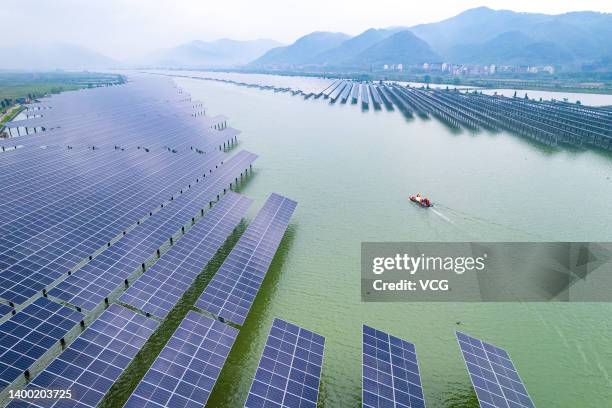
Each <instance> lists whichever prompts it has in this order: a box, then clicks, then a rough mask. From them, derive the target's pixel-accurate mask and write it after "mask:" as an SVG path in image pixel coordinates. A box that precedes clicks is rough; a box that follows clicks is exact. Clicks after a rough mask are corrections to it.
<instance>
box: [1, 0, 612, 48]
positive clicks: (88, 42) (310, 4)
mask: <svg viewBox="0 0 612 408" xmlns="http://www.w3.org/2000/svg"><path fill="white" fill-rule="evenodd" d="M415 3H418V4H417V5H415ZM478 6H487V7H491V8H494V9H509V10H514V11H524V12H541V13H547V14H558V13H563V12H567V11H578V10H593V11H601V12H612V1H610V0H601V1H600V0H581V1H577V0H573V1H572V0H569V1H568V0H566V1H558V0H488V1H487V0H474V1H472V0H445V1H438V0H429V1H427V0H424V1H419V2H415V1H410V0H373V1H364V0H303V1H295V0H174V1H172V0H0V21H2V23H1V26H2V36H1V37H0V47H1V46H4V45H12V44H24V43H33V42H41V41H45V42H68V43H74V44H78V45H84V46H87V47H89V48H91V49H93V50H95V51H98V52H101V53H103V54H105V55H107V56H110V57H113V58H117V59H124V58H129V57H133V56H136V55H143V54H146V53H148V52H150V51H152V50H155V49H159V48H164V47H170V46H174V45H177V44H180V43H183V42H187V41H191V40H195V39H199V40H214V39H218V38H233V39H238V40H249V39H257V38H271V39H274V40H278V41H281V42H283V43H290V42H293V41H294V40H295V39H297V38H298V37H300V36H302V35H304V34H307V33H309V32H311V31H316V30H325V31H342V32H345V33H347V34H351V35H353V34H358V33H359V32H361V31H363V30H365V29H367V28H370V27H375V28H380V27H388V26H393V25H404V26H410V25H414V24H419V23H429V22H434V21H439V20H442V19H445V18H448V17H452V16H453V15H456V14H458V13H460V12H461V11H464V10H466V9H468V8H472V7H478Z"/></svg>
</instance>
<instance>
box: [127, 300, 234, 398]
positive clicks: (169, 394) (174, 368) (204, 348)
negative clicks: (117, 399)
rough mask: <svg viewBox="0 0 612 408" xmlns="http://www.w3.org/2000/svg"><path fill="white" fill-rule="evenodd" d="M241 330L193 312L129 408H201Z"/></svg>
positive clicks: (144, 380) (177, 330) (166, 347)
mask: <svg viewBox="0 0 612 408" xmlns="http://www.w3.org/2000/svg"><path fill="white" fill-rule="evenodd" d="M237 335H238V330H236V329H234V328H233V327H230V326H228V325H226V324H224V323H221V322H219V321H217V320H213V319H211V318H208V317H204V316H202V315H200V314H199V313H196V312H193V311H190V312H189V313H187V316H186V317H185V318H184V319H183V321H182V322H181V324H180V325H179V327H178V328H177V329H176V331H175V332H174V334H173V335H172V337H171V338H170V340H168V343H167V344H166V345H165V346H164V348H163V350H162V351H161V353H160V354H159V356H157V358H156V359H155V362H153V365H152V366H151V368H150V369H149V370H148V371H147V373H146V374H145V376H144V378H143V379H142V381H141V382H140V383H139V384H138V386H137V387H136V390H134V393H133V394H132V395H131V396H130V398H129V399H128V401H127V403H126V404H125V407H126V408H140V407H151V408H152V407H170V408H175V407H184V408H201V407H202V406H203V405H205V404H206V401H207V400H208V397H209V396H210V393H211V391H212V389H213V387H214V385H215V382H216V381H217V378H218V377H219V373H220V372H221V368H222V367H223V365H224V364H225V360H226V359H227V355H228V354H229V352H230V350H231V348H232V345H233V344H234V340H235V339H236V336H237Z"/></svg>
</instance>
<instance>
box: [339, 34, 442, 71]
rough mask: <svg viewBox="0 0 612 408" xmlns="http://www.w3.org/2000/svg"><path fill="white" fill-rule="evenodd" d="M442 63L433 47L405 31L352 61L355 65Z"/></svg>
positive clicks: (369, 49) (383, 41)
mask: <svg viewBox="0 0 612 408" xmlns="http://www.w3.org/2000/svg"><path fill="white" fill-rule="evenodd" d="M437 61H441V58H440V56H439V55H437V54H436V53H435V52H434V51H432V49H431V47H430V46H429V45H428V44H427V43H426V42H425V41H423V40H421V39H420V38H418V37H417V36H415V35H414V34H413V33H412V32H410V31H408V30H405V31H400V32H398V33H395V34H393V35H392V36H390V37H388V38H386V39H384V40H382V41H380V42H378V43H376V44H374V45H373V46H371V47H369V48H367V49H366V50H364V51H362V52H360V53H359V54H357V55H356V56H354V57H353V58H352V59H351V61H350V62H351V64H353V65H361V66H366V65H372V64H378V65H382V64H404V65H409V64H420V63H423V62H437Z"/></svg>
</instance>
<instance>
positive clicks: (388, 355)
mask: <svg viewBox="0 0 612 408" xmlns="http://www.w3.org/2000/svg"><path fill="white" fill-rule="evenodd" d="M362 406H363V407H368V408H386V407H389V408H421V407H425V397H424V396H423V386H422V385H421V375H420V374H419V364H418V362H417V356H416V350H415V348H414V344H412V343H409V342H407V341H405V340H402V339H400V338H398V337H395V336H391V335H389V334H387V333H385V332H382V331H380V330H376V329H373V328H371V327H369V326H366V325H364V326H363V394H362Z"/></svg>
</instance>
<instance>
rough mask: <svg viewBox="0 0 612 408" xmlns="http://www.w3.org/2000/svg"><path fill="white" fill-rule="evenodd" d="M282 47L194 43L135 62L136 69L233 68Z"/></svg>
mask: <svg viewBox="0 0 612 408" xmlns="http://www.w3.org/2000/svg"><path fill="white" fill-rule="evenodd" d="M280 45H282V44H281V43H279V42H277V41H274V40H253V41H236V40H230V39H221V40H217V41H211V42H205V41H198V40H196V41H192V42H189V43H186V44H181V45H179V46H176V47H174V48H168V49H164V50H159V51H156V52H154V53H152V54H149V55H148V56H146V57H144V58H142V59H139V60H135V61H132V65H147V66H156V67H173V68H178V67H183V68H184V67H192V68H198V67H222V66H223V67H232V66H237V65H243V64H246V63H248V62H250V61H252V60H254V59H256V58H259V57H260V56H262V55H263V54H265V53H266V52H267V51H268V50H270V49H272V48H274V47H278V46H280Z"/></svg>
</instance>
